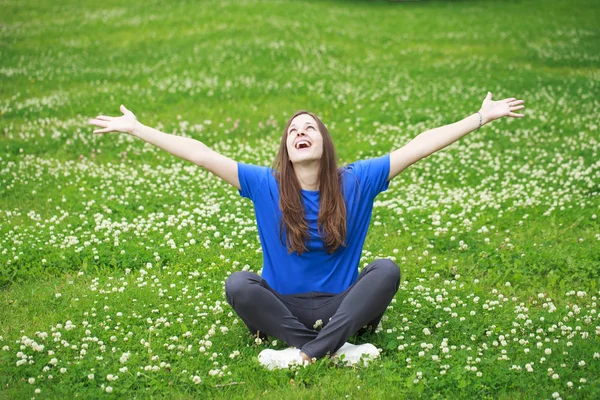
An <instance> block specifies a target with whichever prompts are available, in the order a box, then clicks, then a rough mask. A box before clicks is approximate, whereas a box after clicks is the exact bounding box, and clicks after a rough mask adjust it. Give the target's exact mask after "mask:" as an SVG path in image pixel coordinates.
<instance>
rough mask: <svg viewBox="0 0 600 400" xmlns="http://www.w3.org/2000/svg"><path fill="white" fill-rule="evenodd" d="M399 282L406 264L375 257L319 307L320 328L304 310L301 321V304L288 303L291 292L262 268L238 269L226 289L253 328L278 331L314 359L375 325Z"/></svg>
mask: <svg viewBox="0 0 600 400" xmlns="http://www.w3.org/2000/svg"><path fill="white" fill-rule="evenodd" d="M399 284H400V268H399V267H398V265H397V264H396V263H394V262H393V261H391V260H388V259H378V260H375V261H373V262H372V263H370V264H369V265H367V266H366V267H365V268H364V269H363V270H362V272H361V273H360V275H359V276H358V278H357V280H356V281H355V282H354V284H353V285H352V286H350V287H349V288H348V289H347V290H346V291H344V292H343V293H340V294H337V295H335V296H334V297H333V298H332V299H330V300H328V301H327V302H326V303H325V305H323V306H322V307H319V308H318V309H317V310H314V311H315V314H317V315H319V316H321V318H318V319H322V320H323V329H322V330H321V331H320V332H318V331H316V330H313V329H310V328H309V327H307V325H309V324H308V323H307V321H306V318H305V317H304V316H301V318H302V319H303V320H304V323H303V322H301V321H300V319H299V318H298V316H297V315H298V314H299V313H298V311H299V310H294V311H296V313H295V314H297V315H294V313H293V312H292V311H291V310H290V307H288V306H286V304H285V298H286V296H281V295H279V294H278V293H277V292H276V291H275V290H273V289H272V288H271V287H270V286H269V285H268V283H267V282H266V281H265V280H264V279H262V278H261V277H260V276H258V275H257V274H254V273H252V272H247V271H240V272H235V273H233V274H232V275H231V276H230V277H229V278H228V279H227V281H226V282H225V293H226V298H227V302H228V303H229V304H230V305H231V306H232V307H233V308H234V310H235V311H236V313H237V314H238V315H239V316H240V318H241V319H242V321H244V323H245V324H246V326H247V327H248V329H249V330H250V332H251V333H252V334H256V333H257V332H261V333H263V334H266V335H270V336H274V337H277V338H279V339H281V340H283V341H284V342H285V343H287V344H289V345H292V346H294V347H297V348H299V349H301V353H300V355H301V356H302V355H303V358H304V359H306V360H308V359H312V358H317V359H319V358H321V357H324V356H325V355H327V354H330V355H331V354H334V353H335V352H336V351H337V350H338V349H339V348H340V347H342V346H343V345H344V343H345V342H346V340H347V339H348V338H349V337H350V336H352V335H353V334H354V333H356V332H359V331H364V327H365V326H368V327H370V328H371V329H372V330H373V331H374V330H375V328H376V326H377V324H378V323H379V321H380V320H381V318H382V317H383V314H384V312H385V310H386V308H387V306H388V304H389V303H390V302H391V301H392V298H393V297H394V295H395V293H396V291H397V290H398V287H399ZM329 316H331V319H329ZM309 326H310V325H309ZM361 328H362V329H361Z"/></svg>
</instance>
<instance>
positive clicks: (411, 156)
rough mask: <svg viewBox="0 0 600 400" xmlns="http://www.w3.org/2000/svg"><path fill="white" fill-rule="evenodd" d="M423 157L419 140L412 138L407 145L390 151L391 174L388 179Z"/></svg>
mask: <svg viewBox="0 0 600 400" xmlns="http://www.w3.org/2000/svg"><path fill="white" fill-rule="evenodd" d="M421 158H423V149H421V147H420V145H419V142H418V141H415V140H411V141H410V142H408V143H407V144H406V145H405V146H403V147H401V148H399V149H397V150H394V151H392V152H391V153H390V175H389V176H388V180H391V179H392V178H394V177H395V176H396V175H398V174H399V173H400V172H402V171H404V170H405V169H406V168H408V167H409V166H411V165H412V164H414V163H416V162H417V161H419V160H420V159H421Z"/></svg>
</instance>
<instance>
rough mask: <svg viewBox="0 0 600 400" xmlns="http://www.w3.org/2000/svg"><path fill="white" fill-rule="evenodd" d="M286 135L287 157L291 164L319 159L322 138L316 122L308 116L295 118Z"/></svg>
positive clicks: (303, 115)
mask: <svg viewBox="0 0 600 400" xmlns="http://www.w3.org/2000/svg"><path fill="white" fill-rule="evenodd" d="M286 133H287V141H286V145H287V150H288V155H289V158H290V161H291V162H292V163H293V164H296V163H298V162H307V161H308V162H310V161H314V160H320V159H321V156H322V155H323V136H322V135H321V132H320V131H319V126H318V125H317V121H315V119H314V118H313V117H311V116H310V115H309V114H300V115H298V116H296V118H294V119H293V120H292V122H291V123H290V126H289V128H288V130H287V132H286Z"/></svg>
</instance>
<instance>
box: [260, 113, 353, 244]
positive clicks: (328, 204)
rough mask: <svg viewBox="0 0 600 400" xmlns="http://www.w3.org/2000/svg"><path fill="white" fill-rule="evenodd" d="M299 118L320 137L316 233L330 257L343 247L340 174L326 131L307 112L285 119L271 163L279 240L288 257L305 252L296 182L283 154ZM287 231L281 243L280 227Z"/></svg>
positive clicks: (305, 224)
mask: <svg viewBox="0 0 600 400" xmlns="http://www.w3.org/2000/svg"><path fill="white" fill-rule="evenodd" d="M300 114H308V115H310V116H311V117H313V118H314V119H315V121H316V122H317V126H318V127H319V132H320V133H321V136H322V137H323V154H322V156H321V162H320V164H319V202H320V205H319V216H318V218H317V231H318V232H319V236H320V237H321V238H322V239H323V242H324V247H325V248H327V249H328V251H329V254H332V253H333V252H335V251H336V250H337V248H338V247H339V246H340V245H342V246H346V243H345V240H346V204H345V203H344V197H343V196H342V191H341V188H342V173H341V171H340V170H338V168H337V162H336V153H335V148H334V147H333V141H332V140H331V135H330V134H329V131H328V130H327V128H326V127H325V125H324V124H323V122H321V120H320V119H319V118H318V117H317V116H316V115H314V114H313V113H310V112H308V111H304V110H302V111H298V112H296V113H295V114H294V115H292V117H291V118H290V119H289V121H288V122H287V124H286V125H285V129H284V130H283V135H282V137H281V144H280V146H279V151H278V152H277V155H276V156H275V160H274V161H273V166H272V169H273V170H275V171H277V173H278V174H279V176H278V174H277V173H274V174H273V175H274V176H275V178H276V179H277V180H278V181H279V207H280V208H281V212H282V219H281V223H280V231H279V238H280V240H281V242H282V244H284V246H286V247H287V249H288V254H289V253H291V252H293V251H296V252H297V253H298V255H302V253H303V252H304V251H308V249H307V248H306V244H305V241H306V239H307V238H308V222H307V221H306V218H305V216H304V206H303V204H302V195H301V192H300V182H298V178H297V177H296V174H295V172H294V166H293V164H292V162H291V160H290V157H289V154H288V150H287V131H288V129H289V127H290V124H291V123H292V120H293V119H294V118H296V117H297V116H298V115H300ZM284 226H285V229H286V231H287V238H286V243H283V239H282V235H283V227H284Z"/></svg>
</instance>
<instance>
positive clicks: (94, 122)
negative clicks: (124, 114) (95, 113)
mask: <svg viewBox="0 0 600 400" xmlns="http://www.w3.org/2000/svg"><path fill="white" fill-rule="evenodd" d="M89 123H90V124H92V125H96V126H99V127H101V128H106V127H107V126H108V122H107V121H101V120H99V119H90V121H89Z"/></svg>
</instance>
